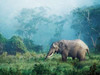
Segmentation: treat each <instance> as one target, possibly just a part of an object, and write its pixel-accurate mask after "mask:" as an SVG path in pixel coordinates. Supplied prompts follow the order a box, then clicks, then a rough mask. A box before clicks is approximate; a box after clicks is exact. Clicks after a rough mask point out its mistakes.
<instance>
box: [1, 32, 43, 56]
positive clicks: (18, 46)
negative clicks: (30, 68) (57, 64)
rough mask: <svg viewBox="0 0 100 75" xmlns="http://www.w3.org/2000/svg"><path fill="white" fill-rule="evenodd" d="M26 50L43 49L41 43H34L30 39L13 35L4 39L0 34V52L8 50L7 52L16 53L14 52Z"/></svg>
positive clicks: (37, 50) (38, 50)
mask: <svg viewBox="0 0 100 75" xmlns="http://www.w3.org/2000/svg"><path fill="white" fill-rule="evenodd" d="M27 51H36V52H41V51H43V47H42V46H41V45H36V44H34V43H33V41H32V40H29V39H24V40H23V39H22V38H21V37H19V36H13V37H11V38H10V39H6V38H5V37H3V36H2V34H0V54H2V53H3V52H8V54H16V52H20V53H25V52H27Z"/></svg>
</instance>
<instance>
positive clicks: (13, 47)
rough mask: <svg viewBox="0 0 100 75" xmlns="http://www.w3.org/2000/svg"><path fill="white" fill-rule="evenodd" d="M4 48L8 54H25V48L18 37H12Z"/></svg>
mask: <svg viewBox="0 0 100 75" xmlns="http://www.w3.org/2000/svg"><path fill="white" fill-rule="evenodd" d="M5 47H6V51H7V52H8V54H16V52H20V53H25V52H27V48H26V46H25V45H24V43H23V40H22V39H21V38H20V37H19V36H13V37H12V38H11V39H9V40H8V42H7V43H6V46H5Z"/></svg>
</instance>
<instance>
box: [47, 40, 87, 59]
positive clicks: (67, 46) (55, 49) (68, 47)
mask: <svg viewBox="0 0 100 75" xmlns="http://www.w3.org/2000/svg"><path fill="white" fill-rule="evenodd" d="M54 53H60V54H61V55H62V61H66V58H67V57H68V56H69V57H72V59H75V58H78V59H79V61H82V60H84V59H85V55H86V53H88V55H89V48H88V46H87V45H86V44H85V43H84V42H83V41H82V40H80V39H76V40H60V41H58V42H54V43H53V44H52V45H51V47H50V50H49V52H48V54H47V56H46V59H47V58H49V57H50V56H52V55H53V54H54Z"/></svg>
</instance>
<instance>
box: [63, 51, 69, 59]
mask: <svg viewBox="0 0 100 75" xmlns="http://www.w3.org/2000/svg"><path fill="white" fill-rule="evenodd" d="M67 56H68V52H67V51H63V52H62V61H66V60H67Z"/></svg>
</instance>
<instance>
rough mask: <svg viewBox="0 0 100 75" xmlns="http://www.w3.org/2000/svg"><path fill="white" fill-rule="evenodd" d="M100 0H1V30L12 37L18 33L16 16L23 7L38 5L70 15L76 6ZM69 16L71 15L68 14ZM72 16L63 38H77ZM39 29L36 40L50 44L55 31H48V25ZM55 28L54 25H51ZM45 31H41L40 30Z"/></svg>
mask: <svg viewBox="0 0 100 75" xmlns="http://www.w3.org/2000/svg"><path fill="white" fill-rule="evenodd" d="M98 2H99V0H96V1H95V0H0V32H1V33H2V34H3V35H4V36H5V37H6V38H10V37H11V36H13V35H16V33H15V31H16V26H17V25H18V23H17V21H16V20H15V17H16V16H17V15H18V14H19V13H20V11H21V10H22V9H23V8H27V9H34V8H36V7H37V8H38V7H43V8H47V9H48V12H47V14H48V15H54V14H55V15H59V16H64V15H70V13H71V11H73V10H74V9H76V8H81V7H84V6H85V7H86V6H92V5H95V4H98ZM66 17H69V16H66ZM70 25H71V17H69V18H68V20H67V21H66V23H65V25H64V27H63V32H62V34H61V39H69V40H71V39H76V36H75V31H74V30H73V29H71V28H70ZM40 27H42V28H40V30H39V31H37V33H36V34H35V36H34V42H35V43H36V44H40V45H44V46H45V45H48V43H49V40H50V38H51V37H52V36H53V35H52V34H54V33H53V31H47V30H46V29H47V28H48V27H47V26H45V27H43V26H40ZM51 28H53V26H52V27H51ZM41 31H42V32H43V33H40V32H41Z"/></svg>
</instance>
